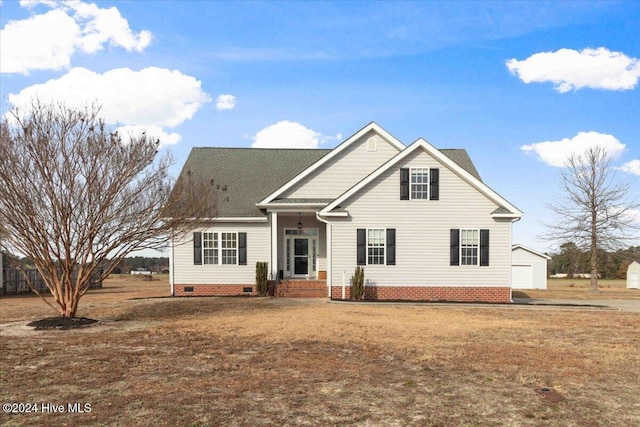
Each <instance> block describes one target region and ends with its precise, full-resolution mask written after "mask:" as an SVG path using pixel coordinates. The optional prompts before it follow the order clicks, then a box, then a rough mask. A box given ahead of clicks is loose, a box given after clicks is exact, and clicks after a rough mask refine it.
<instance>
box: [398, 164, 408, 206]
mask: <svg viewBox="0 0 640 427" xmlns="http://www.w3.org/2000/svg"><path fill="white" fill-rule="evenodd" d="M400 200H409V169H407V168H402V169H400Z"/></svg>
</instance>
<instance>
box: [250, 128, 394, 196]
mask: <svg viewBox="0 0 640 427" xmlns="http://www.w3.org/2000/svg"><path fill="white" fill-rule="evenodd" d="M369 131H374V132H376V133H377V134H378V135H380V136H382V137H383V138H384V139H385V140H387V141H388V142H389V143H391V145H393V146H394V147H396V148H397V149H398V151H402V150H404V149H405V148H406V147H405V145H404V144H403V143H402V142H400V141H399V140H398V139H396V138H395V137H394V136H393V135H391V134H390V133H389V132H387V131H386V130H384V129H382V128H381V127H380V126H378V124H377V123H375V122H371V123H369V124H368V125H366V126H365V127H363V128H362V129H360V130H359V131H357V132H356V133H354V134H353V135H351V136H350V137H349V138H347V139H345V140H344V142H342V143H341V144H340V145H338V146H337V147H335V148H334V149H333V150H331V152H330V153H329V154H328V155H326V156H324V157H322V158H321V159H320V160H319V161H317V162H316V163H314V164H313V165H311V166H309V167H308V168H306V169H304V170H302V171H301V172H299V173H298V174H297V175H296V176H295V177H294V178H293V179H291V180H290V181H288V182H286V183H284V185H282V186H281V187H279V188H278V189H277V190H275V191H274V192H272V193H271V194H269V195H268V196H267V197H265V198H264V199H262V200H260V202H259V203H258V205H259V206H264V205H266V204H268V203H270V202H272V201H273V200H274V199H276V198H278V196H280V195H281V194H282V193H284V192H285V191H287V190H288V189H289V188H291V187H293V186H294V185H295V184H297V183H298V182H300V181H301V180H302V179H304V178H305V177H307V176H309V175H310V174H311V173H312V172H313V171H315V170H317V169H318V168H320V167H321V166H322V165H324V164H326V163H327V162H329V161H331V159H333V158H334V157H336V156H337V155H338V154H340V153H341V152H342V151H343V150H345V149H346V148H347V147H349V146H350V145H351V144H353V143H354V142H355V141H357V140H358V139H360V138H361V137H362V136H363V135H365V134H366V133H367V132H369Z"/></svg>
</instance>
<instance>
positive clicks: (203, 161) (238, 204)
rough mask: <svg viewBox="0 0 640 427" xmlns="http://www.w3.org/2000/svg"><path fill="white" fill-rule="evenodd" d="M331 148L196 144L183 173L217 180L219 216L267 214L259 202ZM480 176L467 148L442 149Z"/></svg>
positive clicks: (215, 181)
mask: <svg viewBox="0 0 640 427" xmlns="http://www.w3.org/2000/svg"><path fill="white" fill-rule="evenodd" d="M330 151H331V150H318V149H315V150H314V149H274V148H268V149H267V148H216V147H196V148H193V149H192V150H191V153H190V154H189V157H188V158H187V161H186V162H185V164H184V166H183V168H182V172H181V173H180V176H181V177H182V176H185V174H187V173H188V172H190V173H191V174H192V177H193V178H194V179H198V180H203V181H204V182H210V181H211V180H213V181H214V185H215V186H216V187H217V186H218V185H219V188H220V189H219V190H218V212H217V216H218V217H258V216H263V215H264V212H262V211H261V210H260V209H259V208H257V207H256V205H255V204H256V203H258V202H259V201H260V200H262V199H264V198H265V197H267V196H268V195H269V194H271V193H273V192H274V191H276V190H277V189H278V188H280V187H282V186H283V185H284V184H286V183H287V182H288V181H290V180H291V179H293V178H294V177H295V176H296V175H298V174H299V173H300V172H302V171H303V170H305V169H306V168H308V167H309V166H311V165H312V164H313V163H315V162H316V161H318V160H320V159H321V158H322V157H323V156H325V155H326V154H327V153H329V152H330ZM440 151H442V153H443V154H445V155H446V156H447V157H449V158H450V159H451V160H453V161H454V162H456V163H457V164H458V165H460V166H461V167H462V168H463V169H465V170H466V171H467V172H469V173H470V174H471V175H473V176H474V177H476V178H478V179H480V175H478V171H477V170H476V168H475V166H474V165H473V163H472V162H471V159H470V158H469V155H468V154H467V152H466V150H463V149H444V150H440ZM276 202H279V203H301V202H306V203H312V202H313V203H321V202H322V203H325V202H326V203H329V202H331V200H325V199H308V200H307V199H305V200H297V199H295V200H294V199H279V200H276Z"/></svg>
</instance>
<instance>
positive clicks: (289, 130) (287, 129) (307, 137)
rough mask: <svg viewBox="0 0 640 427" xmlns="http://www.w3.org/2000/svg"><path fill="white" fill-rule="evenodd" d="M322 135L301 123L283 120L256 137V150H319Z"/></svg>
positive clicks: (263, 130) (260, 132) (254, 143)
mask: <svg viewBox="0 0 640 427" xmlns="http://www.w3.org/2000/svg"><path fill="white" fill-rule="evenodd" d="M321 136H322V135H321V134H320V133H318V132H316V131H314V130H311V129H307V128H306V127H304V126H302V125H301V124H300V123H296V122H290V121H287V120H282V121H280V122H278V123H276V124H275V125H271V126H267V127H266V128H264V129H262V130H261V131H259V132H258V133H256V135H255V137H254V142H253V144H252V145H251V146H252V147H254V148H318V145H319V144H320V138H321Z"/></svg>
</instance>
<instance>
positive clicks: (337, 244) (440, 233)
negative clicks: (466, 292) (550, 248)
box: [332, 150, 511, 287]
mask: <svg viewBox="0 0 640 427" xmlns="http://www.w3.org/2000/svg"><path fill="white" fill-rule="evenodd" d="M401 167H428V168H439V170H440V200H400V172H399V169H400V168H401ZM343 207H344V208H345V209H346V210H347V211H348V212H349V218H347V219H335V220H333V221H332V245H333V246H332V262H333V267H332V280H333V282H332V283H333V285H334V286H335V285H339V284H340V283H342V275H343V272H344V273H345V274H346V277H351V274H352V273H353V270H354V269H355V267H356V229H358V228H378V227H380V228H395V229H396V265H395V266H387V265H367V266H365V279H366V280H367V281H368V283H369V285H377V286H450V287H458V286H459V287H463V286H486V287H493V286H500V287H509V286H511V222H510V221H509V220H501V221H499V220H494V219H492V218H491V215H490V214H491V212H492V211H493V210H495V209H496V208H497V205H496V204H495V203H494V202H492V201H491V200H489V199H488V198H487V197H485V196H484V195H482V194H481V193H479V192H478V191H477V190H476V189H474V188H473V187H471V186H470V185H469V184H468V183H467V182H466V181H464V180H463V179H462V178H460V177H459V176H458V175H456V174H455V173H454V172H453V171H451V170H449V169H447V168H446V167H445V166H444V165H442V164H440V163H439V162H438V161H437V160H435V159H433V158H432V157H431V156H430V155H429V154H427V153H426V152H424V151H423V150H418V151H417V152H415V153H412V154H411V155H409V156H408V157H407V158H406V159H404V160H403V161H402V162H401V163H400V164H397V165H394V166H393V167H392V168H390V169H389V170H388V171H386V172H385V173H383V174H382V175H380V176H379V177H378V178H376V179H375V180H374V181H372V182H371V183H370V184H369V185H367V186H366V187H365V188H363V189H362V190H361V191H360V192H359V193H358V194H356V195H354V196H353V197H352V198H351V199H350V200H348V201H347V203H345V204H344V205H343ZM452 228H477V229H489V230H490V240H489V266H486V267H480V266H450V265H449V263H450V260H449V248H450V242H449V239H450V232H449V230H450V229H452Z"/></svg>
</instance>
